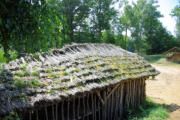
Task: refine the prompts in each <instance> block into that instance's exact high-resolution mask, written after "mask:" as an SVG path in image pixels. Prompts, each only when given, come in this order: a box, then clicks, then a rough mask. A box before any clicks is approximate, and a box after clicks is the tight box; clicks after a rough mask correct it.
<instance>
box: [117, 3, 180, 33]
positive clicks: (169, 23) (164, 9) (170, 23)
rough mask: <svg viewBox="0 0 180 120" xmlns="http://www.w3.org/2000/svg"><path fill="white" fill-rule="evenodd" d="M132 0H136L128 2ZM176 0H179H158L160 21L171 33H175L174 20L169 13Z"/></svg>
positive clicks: (175, 4)
mask: <svg viewBox="0 0 180 120" xmlns="http://www.w3.org/2000/svg"><path fill="white" fill-rule="evenodd" d="M132 1H135V2H136V1H137V0H129V2H130V3H131V2H132ZM178 1H180V0H158V5H159V8H158V10H159V11H160V12H161V14H162V15H163V16H164V17H162V18H160V21H161V22H162V24H163V26H164V27H165V28H166V29H167V30H168V31H169V32H171V34H173V35H175V29H176V20H175V18H174V17H172V16H171V15H170V14H171V11H172V10H173V9H174V7H175V6H177V5H178ZM115 8H118V5H117V6H115Z"/></svg>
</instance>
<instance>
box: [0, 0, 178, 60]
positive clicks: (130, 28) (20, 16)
mask: <svg viewBox="0 0 180 120" xmlns="http://www.w3.org/2000/svg"><path fill="white" fill-rule="evenodd" d="M117 5H118V6H119V8H118V9H117V8H116V9H115V7H114V6H117ZM157 8H158V6H157V1H156V0H138V1H137V3H132V4H130V3H129V2H128V0H121V1H119V0H1V1H0V45H1V47H2V49H3V51H4V56H5V57H6V58H8V59H10V52H11V51H16V52H17V54H18V56H21V55H22V53H34V52H37V51H40V52H41V51H47V50H48V49H50V48H60V47H62V46H63V45H64V44H68V43H71V42H76V43H87V42H88V43H112V44H115V45H119V46H121V47H122V48H124V49H127V50H129V51H132V52H138V53H147V54H158V53H162V52H164V51H166V50H168V49H170V48H172V47H174V46H180V29H179V28H180V26H179V25H180V14H179V13H180V12H179V6H177V7H176V8H175V9H174V10H173V11H172V16H175V17H176V19H177V31H176V34H177V35H176V36H173V35H172V34H171V33H170V32H168V31H167V30H166V28H164V27H163V25H162V23H161V22H160V21H159V18H160V17H163V16H162V15H161V13H160V12H159V11H158V10H157ZM129 33H130V34H129Z"/></svg>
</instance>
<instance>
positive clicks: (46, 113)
mask: <svg viewBox="0 0 180 120" xmlns="http://www.w3.org/2000/svg"><path fill="white" fill-rule="evenodd" d="M45 115H46V120H48V112H47V107H45Z"/></svg>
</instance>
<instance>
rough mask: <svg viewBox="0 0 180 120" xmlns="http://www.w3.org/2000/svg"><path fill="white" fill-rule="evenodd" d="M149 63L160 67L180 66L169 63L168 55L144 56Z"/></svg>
mask: <svg viewBox="0 0 180 120" xmlns="http://www.w3.org/2000/svg"><path fill="white" fill-rule="evenodd" d="M143 57H144V58H145V59H146V60H147V61H148V62H150V63H151V64H159V65H166V66H168V65H175V66H180V64H177V63H173V62H169V61H167V60H166V57H167V56H166V55H162V54H159V55H145V56H143Z"/></svg>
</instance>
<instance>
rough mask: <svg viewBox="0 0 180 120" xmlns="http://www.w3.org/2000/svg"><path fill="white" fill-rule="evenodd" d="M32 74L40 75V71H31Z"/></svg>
mask: <svg viewBox="0 0 180 120" xmlns="http://www.w3.org/2000/svg"><path fill="white" fill-rule="evenodd" d="M31 75H32V76H39V75H40V72H39V71H34V72H32V73H31Z"/></svg>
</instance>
